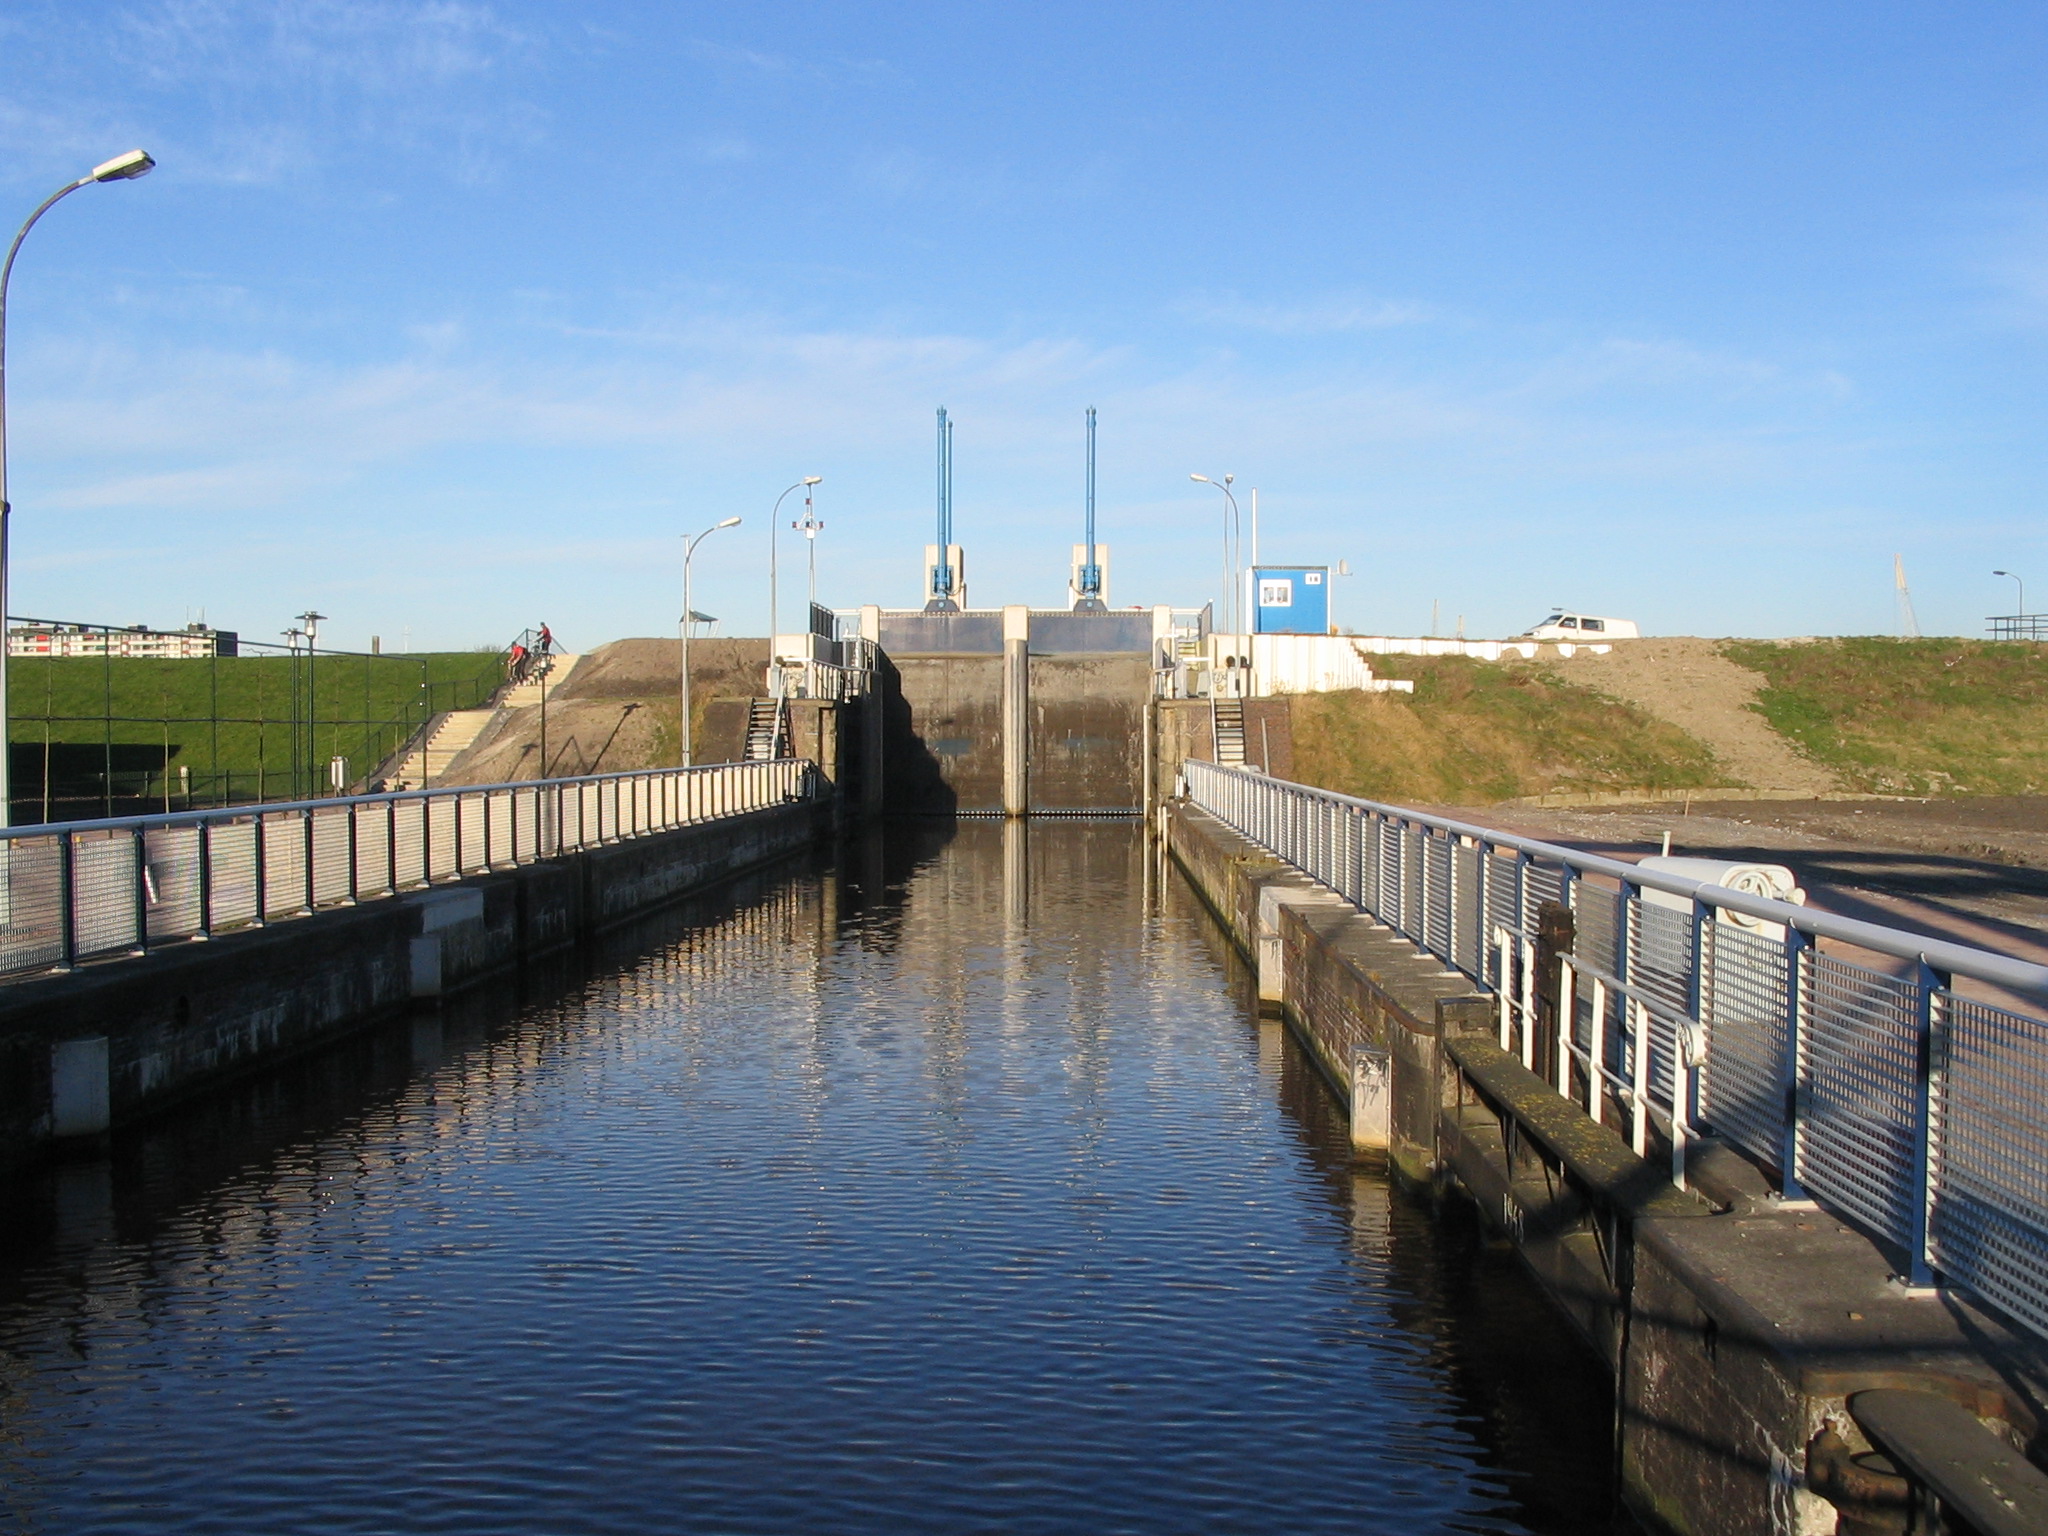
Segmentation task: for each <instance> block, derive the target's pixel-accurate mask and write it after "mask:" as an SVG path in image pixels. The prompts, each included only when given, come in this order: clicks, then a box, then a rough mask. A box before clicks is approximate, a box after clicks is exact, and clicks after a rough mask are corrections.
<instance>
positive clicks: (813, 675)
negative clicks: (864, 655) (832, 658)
mask: <svg viewBox="0 0 2048 1536" xmlns="http://www.w3.org/2000/svg"><path fill="white" fill-rule="evenodd" d="M859 643H860V644H862V645H866V644H867V642H866V641H861V642H859ZM874 675H875V674H874V668H873V667H872V666H864V667H842V666H839V665H838V664H837V663H835V662H829V661H810V660H806V659H803V658H793V659H785V660H782V661H777V662H774V663H772V664H770V666H769V668H768V692H769V695H770V697H772V698H777V699H829V700H831V701H832V702H834V703H838V704H844V703H846V702H848V701H849V700H852V699H859V698H865V697H866V696H867V692H868V689H869V688H870V687H872V686H873V682H874Z"/></svg>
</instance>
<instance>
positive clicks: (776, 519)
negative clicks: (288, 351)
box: [685, 475, 825, 664]
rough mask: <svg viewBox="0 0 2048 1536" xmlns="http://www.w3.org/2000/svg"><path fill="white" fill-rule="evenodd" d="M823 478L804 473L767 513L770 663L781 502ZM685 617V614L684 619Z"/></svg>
mask: <svg viewBox="0 0 2048 1536" xmlns="http://www.w3.org/2000/svg"><path fill="white" fill-rule="evenodd" d="M824 478H825V477H824V476H823V475H805V476H804V477H803V479H801V480H799V481H797V483H796V484H795V485H792V486H791V487H790V488H789V490H788V491H784V492H783V493H782V494H781V495H780V496H778V497H776V498H775V510H774V511H772V512H770V513H769V514H768V660H769V662H770V663H771V664H772V663H773V662H774V660H775V638H776V636H778V635H780V634H781V633H782V599H781V597H780V595H779V593H778V591H777V588H776V585H775V535H776V534H777V533H778V532H780V531H781V528H782V504H783V502H785V501H787V500H788V499H789V496H790V492H791V491H800V490H802V489H803V488H804V487H805V486H807V485H816V484H818V483H819V482H820V481H821V480H823V479H824ZM806 499H808V498H806ZM687 618H688V616H687V615H685V620H686V621H687Z"/></svg>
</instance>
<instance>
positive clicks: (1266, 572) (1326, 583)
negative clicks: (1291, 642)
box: [1252, 565, 1330, 635]
mask: <svg viewBox="0 0 2048 1536" xmlns="http://www.w3.org/2000/svg"><path fill="white" fill-rule="evenodd" d="M1329 632H1330V568H1329V567H1328V566H1327V565H1256V566H1253V567H1252V633H1253V634H1255V635H1326V634H1328V633H1329Z"/></svg>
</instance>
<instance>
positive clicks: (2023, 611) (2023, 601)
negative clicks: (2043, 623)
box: [1991, 571, 2027, 618]
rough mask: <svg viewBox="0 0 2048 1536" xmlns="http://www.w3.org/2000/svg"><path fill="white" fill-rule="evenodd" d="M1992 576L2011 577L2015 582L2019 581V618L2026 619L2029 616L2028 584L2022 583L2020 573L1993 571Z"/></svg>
mask: <svg viewBox="0 0 2048 1536" xmlns="http://www.w3.org/2000/svg"><path fill="white" fill-rule="evenodd" d="M1991 574H1992V575H1994V576H2010V577H2011V578H2012V579H2013V580H2014V581H2017V582H2019V587H2020V611H2019V616H2020V617H2021V618H2025V617H2026V616H2027V584H2026V583H2025V582H2024V581H2020V573H2019V572H2018V571H1993V572H1992V573H1991Z"/></svg>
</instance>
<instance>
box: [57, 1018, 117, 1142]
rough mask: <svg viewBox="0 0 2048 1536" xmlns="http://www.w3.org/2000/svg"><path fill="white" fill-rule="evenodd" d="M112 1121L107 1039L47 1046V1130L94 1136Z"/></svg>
mask: <svg viewBox="0 0 2048 1536" xmlns="http://www.w3.org/2000/svg"><path fill="white" fill-rule="evenodd" d="M112 1122H113V1114H112V1103H111V1095H110V1094H109V1092H108V1084H107V1037H106V1036H105V1035H95V1036H93V1037H92V1038H91V1039H88V1040H59V1041H58V1042H57V1043H56V1044H55V1045H53V1046H51V1047H50V1131H51V1134H53V1135H56V1136H97V1135H99V1134H100V1133H101V1132H102V1131H104V1130H106V1129H107V1127H108V1126H109V1125H110V1124H112Z"/></svg>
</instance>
